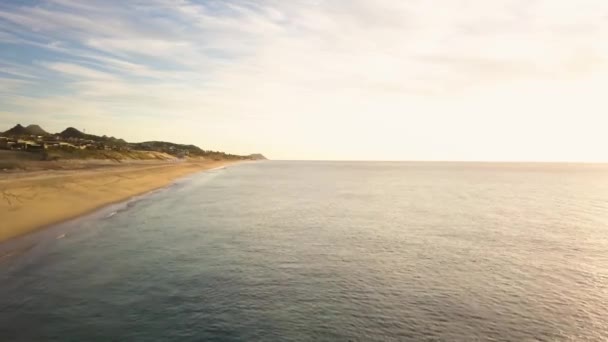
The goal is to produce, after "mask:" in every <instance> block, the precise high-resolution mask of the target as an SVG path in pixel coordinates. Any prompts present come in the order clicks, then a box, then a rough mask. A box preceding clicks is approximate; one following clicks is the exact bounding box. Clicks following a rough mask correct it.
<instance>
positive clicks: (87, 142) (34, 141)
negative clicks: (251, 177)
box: [0, 124, 266, 160]
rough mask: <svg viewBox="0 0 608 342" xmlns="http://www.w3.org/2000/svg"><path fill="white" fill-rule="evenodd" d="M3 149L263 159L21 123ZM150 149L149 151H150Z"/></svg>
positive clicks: (67, 155) (88, 155) (66, 155)
mask: <svg viewBox="0 0 608 342" xmlns="http://www.w3.org/2000/svg"><path fill="white" fill-rule="evenodd" d="M0 139H4V140H3V141H0V143H3V144H5V145H4V147H3V146H2V145H1V144H0V149H1V148H4V149H11V150H22V151H34V150H35V151H37V152H43V156H44V158H43V159H45V160H58V159H113V160H122V159H168V158H171V157H173V158H176V157H177V158H204V159H213V160H261V159H266V158H265V157H264V156H263V155H261V154H252V155H249V156H240V155H234V154H229V153H225V152H220V151H211V150H203V149H201V148H200V147H198V146H195V145H183V144H175V143H171V142H165V141H146V142H142V143H128V142H126V141H125V140H123V139H118V138H115V137H108V136H105V135H104V136H97V135H93V134H86V133H84V132H81V131H79V130H78V129H76V128H74V127H68V128H66V129H65V130H64V131H62V132H61V133H57V134H49V133H47V132H46V131H45V130H43V129H42V128H41V127H40V126H38V125H29V126H27V127H24V126H22V125H20V124H18V125H16V126H15V127H13V128H11V129H10V130H8V131H6V132H4V133H2V134H0ZM146 152H147V153H146Z"/></svg>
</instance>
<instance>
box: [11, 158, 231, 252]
mask: <svg viewBox="0 0 608 342" xmlns="http://www.w3.org/2000/svg"><path fill="white" fill-rule="evenodd" d="M234 163H235V162H234V161H198V162H184V163H160V164H155V165H128V166H116V167H111V168H94V169H90V170H69V171H39V172H24V173H11V174H0V242H2V241H5V240H8V239H11V238H14V237H17V236H20V235H23V234H26V233H29V232H32V231H34V230H37V229H41V228H44V227H45V226H49V225H52V224H56V223H59V222H62V221H65V220H68V219H71V218H75V217H78V216H80V215H83V214H86V213H89V212H91V211H94V210H95V209H98V208H101V207H104V206H106V205H109V204H112V203H116V202H120V201H124V200H126V199H128V198H130V197H133V196H136V195H140V194H143V193H146V192H149V191H152V190H154V189H158V188H161V187H164V186H167V185H169V184H171V183H172V182H173V181H174V180H176V179H178V178H180V177H183V176H186V175H188V174H192V173H195V172H199V171H203V170H209V169H213V168H217V167H221V166H225V165H228V164H234Z"/></svg>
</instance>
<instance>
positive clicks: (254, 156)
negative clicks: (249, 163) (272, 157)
mask: <svg viewBox="0 0 608 342" xmlns="http://www.w3.org/2000/svg"><path fill="white" fill-rule="evenodd" d="M247 157H248V159H251V160H268V158H266V157H264V155H263V154H260V153H254V154H250V155H248V156H247Z"/></svg>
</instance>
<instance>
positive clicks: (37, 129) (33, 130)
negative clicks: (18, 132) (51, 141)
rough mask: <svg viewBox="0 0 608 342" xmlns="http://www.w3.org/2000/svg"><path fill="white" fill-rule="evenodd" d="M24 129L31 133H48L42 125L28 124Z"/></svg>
mask: <svg viewBox="0 0 608 342" xmlns="http://www.w3.org/2000/svg"><path fill="white" fill-rule="evenodd" d="M25 129H26V130H27V131H28V132H29V133H30V134H31V135H49V133H48V132H47V131H45V130H43V129H42V127H40V126H38V125H29V126H27V127H25Z"/></svg>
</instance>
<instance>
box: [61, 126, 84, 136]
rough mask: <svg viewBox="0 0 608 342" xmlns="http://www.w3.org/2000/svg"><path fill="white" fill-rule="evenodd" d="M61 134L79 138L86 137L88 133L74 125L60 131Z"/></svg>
mask: <svg viewBox="0 0 608 342" xmlns="http://www.w3.org/2000/svg"><path fill="white" fill-rule="evenodd" d="M59 136H60V137H62V138H78V139H86V136H87V135H86V134H84V133H82V132H81V131H79V130H77V129H76V128H74V127H68V128H66V129H65V130H63V132H61V133H59Z"/></svg>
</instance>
